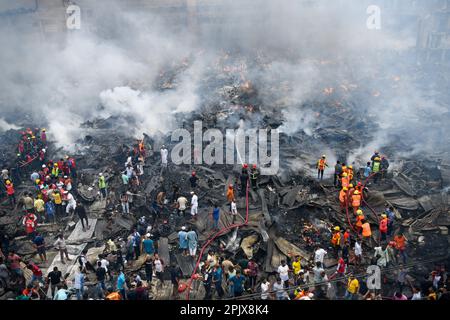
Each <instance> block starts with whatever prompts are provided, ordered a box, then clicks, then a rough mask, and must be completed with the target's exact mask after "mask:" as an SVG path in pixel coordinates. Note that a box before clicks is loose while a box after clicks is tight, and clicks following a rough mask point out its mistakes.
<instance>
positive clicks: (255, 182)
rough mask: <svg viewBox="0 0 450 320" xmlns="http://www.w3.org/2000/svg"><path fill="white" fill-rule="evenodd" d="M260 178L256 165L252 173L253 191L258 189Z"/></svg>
mask: <svg viewBox="0 0 450 320" xmlns="http://www.w3.org/2000/svg"><path fill="white" fill-rule="evenodd" d="M258 177H259V172H258V168H257V167H256V164H254V165H253V166H252V170H251V171H250V182H251V185H252V189H253V190H255V189H257V188H258Z"/></svg>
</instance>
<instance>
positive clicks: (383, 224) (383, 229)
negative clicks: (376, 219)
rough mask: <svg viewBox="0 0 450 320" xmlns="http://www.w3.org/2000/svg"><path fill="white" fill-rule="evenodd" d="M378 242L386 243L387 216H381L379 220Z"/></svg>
mask: <svg viewBox="0 0 450 320" xmlns="http://www.w3.org/2000/svg"><path fill="white" fill-rule="evenodd" d="M379 229H380V241H386V236H387V232H388V218H387V215H385V214H382V215H381V220H380V226H379Z"/></svg>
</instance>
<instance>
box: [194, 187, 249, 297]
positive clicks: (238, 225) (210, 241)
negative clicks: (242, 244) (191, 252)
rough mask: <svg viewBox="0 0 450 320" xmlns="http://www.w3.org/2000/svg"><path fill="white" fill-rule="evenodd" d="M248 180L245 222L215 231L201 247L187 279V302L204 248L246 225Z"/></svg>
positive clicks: (246, 195) (246, 194)
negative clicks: (225, 234) (232, 230)
mask: <svg viewBox="0 0 450 320" xmlns="http://www.w3.org/2000/svg"><path fill="white" fill-rule="evenodd" d="M248 187H249V184H248V180H247V186H246V190H245V207H246V208H245V221H244V222H243V223H235V224H231V225H229V226H228V227H225V228H222V229H220V230H219V231H217V232H216V233H215V234H213V235H212V236H211V237H210V238H209V239H208V241H207V242H206V243H205V244H204V245H203V247H202V248H201V250H200V253H199V256H198V259H197V263H196V264H195V268H194V271H192V274H191V277H190V279H189V283H188V285H187V293H186V300H189V293H190V291H191V285H192V281H193V280H194V276H195V275H196V272H197V269H198V267H199V265H200V262H201V260H202V257H203V254H204V253H205V250H206V248H207V247H208V246H209V245H210V244H211V243H212V242H213V241H214V240H215V239H217V238H218V237H219V236H221V235H223V234H224V233H225V232H228V231H229V230H231V229H233V228H239V227H242V226H245V225H247V223H248Z"/></svg>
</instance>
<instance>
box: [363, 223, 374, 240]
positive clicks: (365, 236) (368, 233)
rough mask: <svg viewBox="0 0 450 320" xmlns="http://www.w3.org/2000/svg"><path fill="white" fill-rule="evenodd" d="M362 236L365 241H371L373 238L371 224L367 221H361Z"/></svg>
mask: <svg viewBox="0 0 450 320" xmlns="http://www.w3.org/2000/svg"><path fill="white" fill-rule="evenodd" d="M361 223H362V224H361V228H362V236H363V240H365V239H369V238H370V237H371V236H372V230H371V229H370V224H369V222H367V221H366V220H365V219H363V220H361Z"/></svg>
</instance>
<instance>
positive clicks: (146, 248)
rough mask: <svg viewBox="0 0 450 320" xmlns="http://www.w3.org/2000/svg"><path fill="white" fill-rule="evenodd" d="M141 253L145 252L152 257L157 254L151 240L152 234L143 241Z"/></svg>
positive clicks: (148, 234)
mask: <svg viewBox="0 0 450 320" xmlns="http://www.w3.org/2000/svg"><path fill="white" fill-rule="evenodd" d="M141 251H143V252H145V253H146V254H149V255H152V254H154V253H155V246H154V245H153V240H152V239H150V233H147V234H146V235H145V239H144V240H142V247H141Z"/></svg>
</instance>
